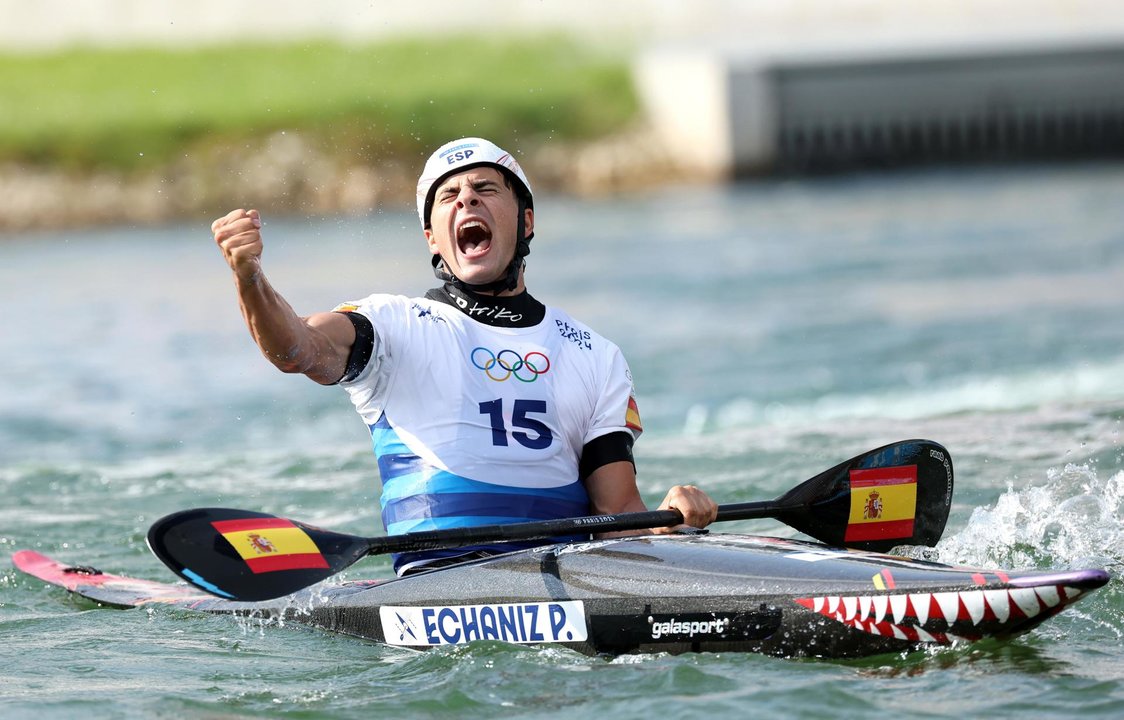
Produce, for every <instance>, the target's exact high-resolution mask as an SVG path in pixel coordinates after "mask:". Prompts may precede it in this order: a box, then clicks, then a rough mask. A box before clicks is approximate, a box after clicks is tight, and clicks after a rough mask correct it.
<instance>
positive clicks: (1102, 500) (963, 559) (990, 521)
mask: <svg viewBox="0 0 1124 720" xmlns="http://www.w3.org/2000/svg"><path fill="white" fill-rule="evenodd" d="M937 551H938V554H939V556H940V560H941V561H942V562H951V563H956V564H962V565H973V566H981V567H985V566H992V567H1003V568H1027V567H1038V568H1057V567H1071V568H1076V567H1097V566H1099V567H1106V568H1109V569H1110V570H1111V571H1114V572H1117V573H1119V572H1120V571H1121V570H1124V471H1117V472H1115V473H1113V474H1112V475H1111V476H1109V477H1106V478H1102V477H1100V476H1099V475H1098V473H1097V471H1096V468H1095V467H1093V466H1091V465H1089V464H1082V465H1075V464H1067V465H1066V466H1065V467H1064V468H1062V469H1060V470H1059V469H1057V468H1053V469H1051V470H1049V471H1048V472H1047V475H1046V483H1045V484H1043V485H1038V486H1031V487H1024V488H1015V487H1014V486H1013V485H1011V484H1009V485H1008V487H1007V491H1006V492H1005V493H1003V494H1002V495H1001V496H1000V497H999V499H998V501H997V502H996V503H995V506H994V507H990V508H977V509H976V510H975V511H973V513H972V516H971V517H970V518H969V520H968V524H967V526H966V527H965V528H964V529H963V530H962V531H960V532H958V533H956V534H954V535H951V536H949V537H946V538H945V539H944V540H942V541H941V542H940V543H939V544H938V545H937Z"/></svg>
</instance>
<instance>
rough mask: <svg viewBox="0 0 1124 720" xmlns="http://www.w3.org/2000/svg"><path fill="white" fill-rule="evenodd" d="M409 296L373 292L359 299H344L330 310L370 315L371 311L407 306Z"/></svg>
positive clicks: (409, 299) (409, 300)
mask: <svg viewBox="0 0 1124 720" xmlns="http://www.w3.org/2000/svg"><path fill="white" fill-rule="evenodd" d="M410 302H411V298H408V297H406V296H405V295H389V294H386V293H375V294H373V295H368V296H367V297H365V298H362V299H360V300H345V301H344V302H341V303H340V304H339V305H336V306H335V307H334V308H332V312H338V313H350V312H355V313H360V314H362V315H370V314H371V313H375V312H379V311H382V310H393V309H395V308H402V307H409V304H410Z"/></svg>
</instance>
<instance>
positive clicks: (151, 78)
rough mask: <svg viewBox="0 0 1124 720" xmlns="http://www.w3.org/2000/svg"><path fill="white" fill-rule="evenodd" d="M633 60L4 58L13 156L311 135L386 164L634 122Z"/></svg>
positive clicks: (435, 53) (464, 53)
mask: <svg viewBox="0 0 1124 720" xmlns="http://www.w3.org/2000/svg"><path fill="white" fill-rule="evenodd" d="M636 110H637V101H636V97H635V95H634V92H633V90H632V86H631V82H630V79H629V74H628V68H627V66H626V64H625V62H624V61H623V59H621V58H618V57H607V56H605V55H603V54H600V53H598V52H596V51H593V50H591V49H588V48H585V47H583V46H581V45H578V44H576V43H575V42H573V41H571V40H568V39H565V38H562V37H554V36H551V37H531V38H529V39H524V40H521V41H510V42H502V43H497V42H490V41H485V40H482V39H480V38H472V37H460V38H449V37H441V38H438V39H436V40H425V41H423V40H394V41H388V42H382V43H378V44H368V45H362V46H352V45H342V44H338V43H331V42H326V41H317V42H301V43H290V44H270V45H254V46H222V47H217V46H216V47H206V48H198V49H191V50H158V49H128V50H94V49H76V50H69V51H65V52H61V53H57V54H51V55H31V56H20V55H0V162H2V161H17V162H24V163H31V164H38V165H55V166H61V167H66V168H71V169H75V170H89V169H94V168H114V169H130V168H136V167H139V166H151V165H152V164H153V163H165V162H169V161H172V160H175V159H178V158H180V157H182V156H184V155H185V154H190V153H192V152H201V151H206V150H208V149H215V148H220V149H221V148H223V147H230V146H233V145H237V144H238V143H245V142H246V141H247V140H250V139H252V138H255V137H260V136H263V135H266V134H269V133H272V132H276V131H279V130H294V131H302V132H303V133H304V134H305V135H306V136H307V137H311V138H312V139H313V140H314V141H315V142H317V143H318V144H319V145H320V146H321V147H322V148H323V149H325V150H327V151H328V152H329V153H330V154H334V155H339V156H349V157H350V158H352V159H353V160H359V161H370V162H376V161H378V160H379V159H380V158H385V157H388V156H391V157H393V156H399V157H403V156H407V155H408V156H409V157H410V159H411V160H412V161H413V160H414V159H415V158H416V157H417V155H418V154H419V153H423V152H425V151H427V150H431V149H432V148H433V147H436V145H438V144H440V143H441V142H444V141H445V140H448V139H451V138H453V137H458V136H462V135H472V134H479V135H483V136H490V137H494V138H495V139H496V141H497V142H500V143H501V144H508V145H511V146H513V147H519V146H520V144H521V143H526V142H534V141H535V140H537V139H541V138H543V137H546V136H550V137H559V138H569V139H586V138H591V137H597V136H599V135H603V134H606V133H610V132H612V131H614V130H616V129H619V128H621V127H623V126H625V125H626V124H627V123H628V122H629V121H630V120H631V119H632V118H633V116H634V115H635V113H636Z"/></svg>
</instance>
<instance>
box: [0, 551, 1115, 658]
mask: <svg viewBox="0 0 1124 720" xmlns="http://www.w3.org/2000/svg"><path fill="white" fill-rule="evenodd" d="M12 559H13V562H14V564H15V566H16V567H17V568H18V569H19V570H21V571H22V572H24V573H27V574H29V575H32V576H34V577H37V578H39V579H41V580H44V581H46V582H48V583H51V584H54V585H58V586H61V587H64V588H66V589H67V590H70V591H71V592H74V593H76V594H78V595H81V596H82V597H85V598H88V599H90V600H92V601H94V602H97V603H100V604H102V605H107V606H113V607H121V608H131V607H141V606H154V605H166V606H172V607H177V608H185V609H190V610H195V611H200V612H205V613H220V614H232V615H240V616H248V617H253V618H261V619H283V620H285V621H286V622H296V623H300V624H304V625H309V626H313V627H316V628H322V629H325V630H329V631H333V632H337V633H343V634H346V635H351V636H355V637H359V638H364V639H367V640H371V641H374V642H377V643H384V644H387V645H394V646H400V647H407V648H415V649H419V650H420V649H426V648H432V647H436V646H442V645H457V644H463V643H469V642H476V641H495V642H503V643H514V644H529V645H558V646H564V647H567V648H571V649H573V650H575V651H577V652H580V653H584V654H588V655H607V656H616V655H622V654H636V653H684V652H753V653H764V654H768V655H774V656H783V657H819V658H849V657H862V656H868V655H876V654H880V653H890V652H893V653H900V652H908V651H912V650H916V649H919V648H922V647H925V646H934V645H935V646H942V645H951V644H955V643H961V642H971V641H976V640H980V639H983V638H999V639H1006V638H1011V637H1014V636H1017V635H1020V634H1022V633H1025V632H1027V631H1028V630H1030V629H1032V628H1034V627H1035V626H1037V625H1039V624H1040V623H1042V622H1043V621H1045V620H1047V619H1049V618H1050V617H1052V616H1054V615H1056V614H1057V613H1059V612H1061V611H1062V610H1063V609H1065V608H1066V607H1068V606H1069V605H1071V604H1073V603H1074V602H1075V601H1077V600H1079V599H1081V598H1082V597H1084V596H1085V595H1087V594H1089V593H1090V592H1091V591H1093V590H1095V589H1097V588H1100V587H1102V586H1104V585H1105V584H1106V583H1107V582H1108V580H1109V575H1108V574H1107V573H1106V572H1105V571H1104V570H1101V569H1080V570H1064V571H1062V570H1059V571H1025V572H1015V571H1002V570H982V569H975V568H964V567H953V566H949V565H943V564H939V563H933V562H927V561H921V560H914V559H910V558H905V557H899V556H895V555H888V554H882V553H874V552H867V551H859V550H849V549H842V548H836V547H831V546H828V545H823V544H819V543H814V542H806V541H801V540H789V539H780V538H773V537H767V536H759V535H741V534H729V533H709V534H692V535H679V534H671V535H652V536H631V537H624V538H618V539H611V540H595V541H590V542H581V543H570V544H559V545H547V546H543V547H538V548H533V549H529V550H520V551H517V552H511V553H507V554H504V555H497V556H493V557H490V558H485V559H481V560H475V561H472V562H466V563H462V564H459V565H453V566H448V567H444V568H441V569H437V570H433V571H430V572H423V573H418V574H415V575H409V576H406V577H403V578H395V579H390V580H360V581H351V582H344V583H337V584H320V585H316V586H314V587H312V588H310V589H306V590H302V591H300V592H297V593H293V594H291V595H288V596H285V597H282V598H278V599H275V600H266V601H253V602H251V601H237V600H228V599H222V598H219V597H215V596H214V595H211V594H208V593H205V592H202V591H200V590H198V589H196V588H194V587H191V586H189V585H186V584H182V583H180V584H168V583H160V582H154V581H150V580H141V579H136V578H128V577H122V576H117V575H112V574H108V573H103V572H101V571H99V570H96V569H94V568H90V567H84V566H67V565H63V564H60V563H58V562H55V561H54V560H52V559H50V558H48V557H46V556H44V555H41V554H39V553H36V552H34V551H28V550H24V551H20V552H17V553H15V554H14V555H13V556H12Z"/></svg>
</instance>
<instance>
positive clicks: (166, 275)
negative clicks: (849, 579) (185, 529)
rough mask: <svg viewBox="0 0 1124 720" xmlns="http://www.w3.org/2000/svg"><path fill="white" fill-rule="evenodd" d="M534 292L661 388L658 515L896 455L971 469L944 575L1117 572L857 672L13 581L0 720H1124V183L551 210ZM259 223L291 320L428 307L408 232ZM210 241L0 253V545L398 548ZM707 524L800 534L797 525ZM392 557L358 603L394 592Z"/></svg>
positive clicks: (651, 457) (351, 459)
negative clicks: (1038, 617) (698, 490)
mask: <svg viewBox="0 0 1124 720" xmlns="http://www.w3.org/2000/svg"><path fill="white" fill-rule="evenodd" d="M538 206H539V211H538V216H537V228H536V229H537V231H538V234H537V237H536V239H535V242H534V244H533V247H534V250H533V252H532V254H531V256H530V258H529V261H530V264H529V270H528V282H529V285H530V287H531V288H532V291H533V293H534V294H535V295H537V296H538V297H539V298H540V299H542V300H544V301H546V302H548V303H552V304H557V305H560V306H562V307H565V308H566V309H568V310H569V311H570V312H572V313H573V314H574V315H576V316H577V317H580V318H582V319H583V320H585V321H586V322H587V323H589V324H590V325H592V326H593V327H594V328H595V329H597V330H599V331H600V332H601V333H603V334H605V335H607V336H609V337H610V338H612V339H614V340H615V341H616V342H617V343H618V344H619V345H620V346H621V347H622V348H623V349H624V351H625V353H626V355H627V357H628V358H629V360H630V362H631V365H632V369H633V373H634V375H635V377H636V380H637V386H638V392H639V402H640V410H641V414H642V416H643V419H644V424H645V428H646V432H645V436H644V437H643V438H642V439H641V441H640V442H639V443H638V445H637V462H638V466H639V471H640V483H641V489H642V491H643V492H644V494H645V497H646V499H647V500H648V501H649V502H650V503H656V502H658V500H659V498H660V497H662V494H663V491H664V489H666V487H668V486H669V485H671V484H673V483H675V482H693V483H696V484H698V485H701V486H703V487H704V488H706V489H707V490H708V491H709V492H710V493H711V494H712V495H713V496H714V497H715V498H717V499H718V500H719V501H720V502H722V501H727V502H735V501H743V500H752V499H768V498H771V497H774V496H776V495H779V494H780V493H782V492H783V491H785V490H786V489H788V488H789V487H791V486H793V485H795V484H797V483H798V482H800V481H802V480H804V479H806V478H808V477H811V476H812V475H814V474H816V473H817V472H819V471H820V470H822V469H825V468H827V467H829V466H831V465H834V464H835V463H836V462H839V461H841V460H843V459H845V458H848V457H851V456H853V455H856V454H858V453H860V452H862V451H864V450H866V449H869V448H872V447H875V446H877V445H881V444H884V443H887V442H891V441H893V440H898V439H904V438H908V437H927V438H931V439H934V440H937V441H939V442H941V443H943V444H944V445H945V446H946V447H947V448H948V449H949V450H950V452H951V453H952V456H953V458H954V462H955V466H956V471H957V486H956V496H955V504H954V507H953V510H952V514H951V517H950V519H949V524H948V528H947V530H946V533H945V536H944V539H943V540H942V541H941V543H940V545H939V546H938V548H937V550H938V553H939V558H940V559H941V560H943V561H947V562H953V563H961V564H970V565H986V566H991V567H1000V568H1008V569H1010V568H1021V567H1039V568H1050V567H1058V568H1076V567H1086V566H1099V567H1108V568H1109V569H1110V570H1111V571H1112V572H1113V573H1114V579H1113V580H1112V582H1111V583H1110V584H1109V585H1108V586H1107V587H1106V588H1104V589H1102V590H1100V591H1098V592H1097V593H1095V594H1094V595H1092V596H1090V597H1089V598H1088V599H1086V600H1083V601H1082V602H1081V603H1079V604H1078V605H1076V606H1075V607H1074V608H1072V609H1071V610H1068V611H1067V612H1065V613H1063V614H1062V615H1061V616H1058V617H1057V618H1055V619H1053V620H1051V621H1049V622H1048V623H1046V624H1045V625H1043V626H1041V627H1040V628H1039V629H1037V630H1035V631H1033V632H1031V633H1030V634H1028V635H1025V636H1022V637H1020V638H1017V639H1015V640H1012V641H1009V642H1006V643H998V642H985V643H980V644H976V645H968V646H960V647H953V648H949V649H943V650H938V651H933V652H916V653H912V654H907V655H904V656H900V655H891V656H880V657H876V658H870V659H865V660H861V661H846V662H840V661H824V660H800V661H795V660H785V659H776V658H767V657H761V656H753V655H737V654H728V655H725V654H717V655H709V654H704V655H686V656H676V657H672V656H651V657H641V658H628V657H626V658H619V659H616V660H612V661H609V660H606V659H600V658H587V657H583V656H579V655H576V654H573V653H571V652H569V651H565V650H561V649H558V648H520V647H511V646H505V645H501V644H492V643H483V644H476V645H471V646H468V647H460V648H455V649H447V650H436V651H433V652H429V653H414V652H412V651H403V650H400V649H390V648H386V647H381V646H378V645H375V644H372V643H369V642H364V641H361V640H356V639H352V638H346V637H341V636H334V635H331V634H328V633H324V632H319V631H313V630H309V629H304V628H300V627H296V626H293V625H286V626H283V627H278V626H275V625H261V624H257V623H250V622H246V621H238V620H236V619H232V618H227V617H211V616H198V615H194V614H191V613H186V612H179V611H172V610H167V609H162V608H160V609H154V610H148V611H146V610H134V611H118V610H110V609H104V608H99V607H96V606H95V605H93V604H92V603H88V602H85V601H81V600H78V599H75V598H72V597H70V596H68V594H67V593H66V592H65V591H63V590H59V589H57V588H50V587H47V586H45V585H44V584H43V583H41V582H39V581H37V580H34V579H32V578H29V577H25V576H23V575H20V574H17V573H16V572H15V571H14V570H13V569H11V568H10V566H7V565H6V564H5V565H4V566H0V638H2V642H0V658H2V664H0V714H2V715H3V716H4V717H6V718H7V717H12V718H19V717H35V718H43V717H74V716H77V715H79V714H81V715H82V716H84V717H105V718H120V717H161V716H176V717H222V718H242V717H316V718H320V717H325V718H337V717H338V718H361V717H362V718H367V717H376V716H380V717H382V716H385V717H450V718H452V717H456V718H460V717H486V716H493V717H494V716H496V715H499V714H502V715H503V716H505V717H544V718H545V717H551V718H553V717H569V716H573V717H589V716H602V717H609V716H611V717H614V718H641V717H651V716H652V715H656V714H658V715H663V716H681V717H713V718H721V717H731V718H733V717H738V718H742V717H747V716H748V717H753V716H761V717H807V718H813V717H825V716H832V717H841V718H846V717H868V716H870V715H872V714H876V713H892V714H893V715H895V716H899V717H969V716H982V715H985V714H986V715H991V716H1010V717H1014V716H1022V715H1032V716H1035V717H1051V718H1069V717H1074V716H1081V717H1120V716H1121V715H1124V592H1122V590H1124V587H1122V583H1121V580H1120V579H1119V577H1118V575H1119V573H1120V572H1121V569H1122V567H1124V457H1122V455H1124V447H1122V440H1121V436H1120V431H1121V418H1122V417H1124V168H1122V167H1120V166H1113V165H1085V166H1074V167H1065V166H1062V167H1043V168H1039V167H1023V168H1018V169H1005V170H999V169H973V170H947V171H925V172H915V173H900V174H892V175H871V176H858V177H854V176H852V177H839V178H827V179H817V180H801V181H787V182H780V181H777V182H760V183H748V184H740V185H736V186H731V187H727V188H718V189H715V188H671V189H665V190H661V191H660V192H658V193H654V194H645V195H637V196H633V197H627V198H623V199H621V198H618V199H615V200H612V201H591V200H578V199H572V198H560V197H555V198H551V197H543V198H540V199H539V202H538ZM264 215H265V218H266V223H267V224H266V242H267V248H266V268H267V271H268V272H269V273H270V275H271V277H272V279H273V281H274V283H275V284H276V285H277V286H278V287H279V288H280V289H281V290H282V291H283V292H284V293H285V294H286V295H287V297H288V298H289V299H290V301H291V302H292V304H293V305H294V306H295V307H296V308H297V309H298V311H302V312H311V311H314V310H322V309H330V308H331V307H333V306H334V305H335V304H336V303H337V302H339V301H341V300H345V299H351V298H354V297H359V296H363V295H366V294H368V293H369V292H372V291H376V290H378V291H389V292H402V293H408V294H413V293H420V292H421V291H423V290H424V289H425V288H427V287H429V286H430V285H431V284H432V276H431V275H430V274H429V270H428V262H427V255H426V252H425V249H424V246H423V243H422V241H421V239H420V235H419V232H418V228H417V226H416V218H415V217H414V216H413V215H412V213H411V212H410V211H409V210H408V209H403V210H402V211H401V212H392V211H386V212H381V213H376V214H372V215H371V216H370V217H363V218H356V217H348V218H305V219H292V218H290V219H285V218H276V217H272V216H271V215H270V213H269V211H268V208H266V209H264ZM210 220H211V218H203V217H201V218H199V219H198V221H197V222H194V223H191V224H183V225H176V226H168V227H162V228H156V229H152V228H144V229H138V228H119V229H111V230H89V231H75V232H66V233H59V234H50V235H39V236H32V237H28V236H20V237H7V238H0V307H2V308H3V313H4V324H3V331H2V332H0V358H2V360H0V362H2V368H3V372H0V489H2V492H3V498H4V502H3V503H0V551H2V552H3V554H4V555H7V554H9V553H10V552H12V551H15V550H18V549H23V548H31V549H36V550H39V551H41V552H44V553H47V554H49V555H54V556H57V557H58V558H60V559H62V560H63V561H66V562H70V563H74V564H89V565H94V566H97V567H100V568H101V569H103V570H105V571H108V572H115V573H121V574H130V575H135V576H139V577H144V578H150V579H156V580H167V581H171V580H172V579H173V576H172V575H171V573H170V572H168V571H166V570H165V569H164V568H163V566H162V565H161V564H160V563H159V562H158V561H157V560H156V559H155V558H153V557H152V556H151V555H150V554H149V553H148V551H147V549H146V547H145V543H144V534H145V532H146V530H147V527H148V525H149V524H150V523H151V522H152V521H153V520H154V519H156V518H157V517H159V516H161V515H164V514H166V513H168V512H172V511H174V510H178V509H182V508H187V507H195V506H208V505H220V506H232V507H244V508H248V509H260V510H264V511H267V512H271V513H277V514H281V515H286V516H290V517H295V518H298V519H301V520H305V521H309V522H313V523H316V524H318V525H321V526H325V527H332V528H338V529H341V530H344V531H347V532H353V533H358V534H376V533H377V532H379V531H380V528H379V521H378V512H377V502H378V493H379V489H378V488H379V485H378V479H377V474H376V469H375V465H374V460H373V456H372V455H371V452H370V449H369V437H368V434H367V431H366V428H365V427H364V426H363V424H362V423H361V422H360V421H359V419H358V418H357V417H356V416H355V415H354V414H353V412H352V411H351V409H350V405H349V402H348V400H347V398H346V397H345V395H344V393H343V392H342V391H340V390H338V389H335V388H321V387H319V386H316V385H314V384H313V383H311V382H308V381H307V380H305V379H303V378H299V377H288V376H284V375H282V374H280V373H277V372H276V371H274V370H273V369H272V368H271V367H270V366H268V365H267V364H266V363H265V361H264V360H263V359H261V357H260V356H259V355H258V353H257V351H256V349H255V348H254V347H253V346H252V344H251V343H250V340H249V338H248V336H247V334H246V332H245V330H244V329H243V327H242V321H241V318H240V316H239V313H238V310H237V307H236V305H235V301H234V295H233V291H232V288H231V283H230V280H229V276H228V271H227V270H226V267H225V265H224V263H223V261H222V259H221V258H220V256H219V253H218V251H217V250H216V249H215V248H214V247H213V244H212V242H211V240H210V235H209V232H208V228H209V224H210ZM716 530H735V531H753V532H763V533H771V534H775V535H780V536H786V537H791V536H793V535H794V532H793V531H791V530H789V529H787V528H785V527H783V526H779V525H777V524H775V523H770V522H766V521H761V522H756V523H748V522H747V523H732V524H728V525H726V526H724V527H722V528H716ZM389 574H390V569H389V564H388V561H387V560H386V559H384V558H371V559H368V560H366V561H364V562H363V563H360V564H359V565H357V566H355V567H353V568H352V569H350V570H349V571H348V572H347V573H346V574H345V576H346V577H349V578H358V577H386V576H388V575H389Z"/></svg>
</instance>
